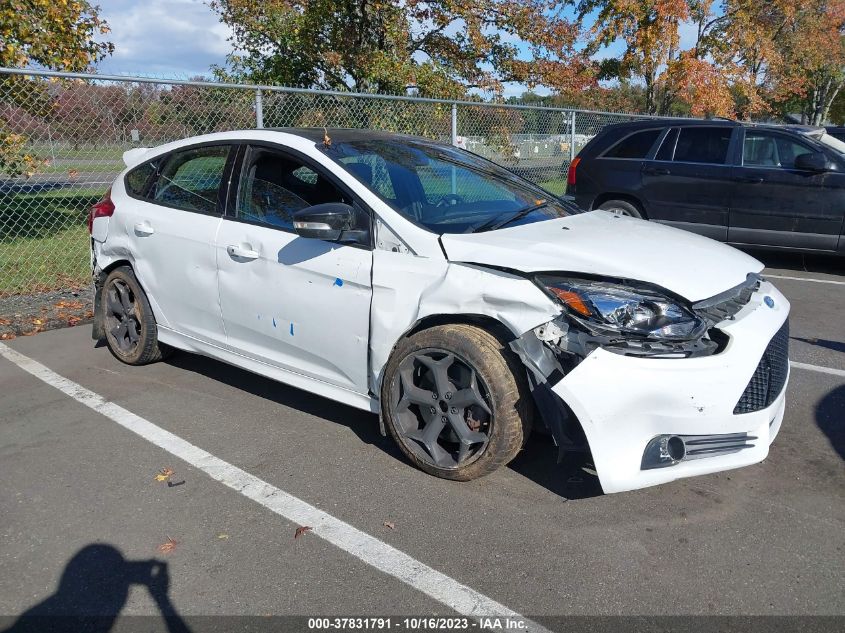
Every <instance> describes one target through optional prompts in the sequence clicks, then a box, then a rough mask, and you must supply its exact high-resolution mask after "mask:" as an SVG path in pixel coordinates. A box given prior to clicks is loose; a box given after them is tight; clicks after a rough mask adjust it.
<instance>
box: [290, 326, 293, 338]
mask: <svg viewBox="0 0 845 633" xmlns="http://www.w3.org/2000/svg"><path fill="white" fill-rule="evenodd" d="M290 335H291V336H293V323H291V324H290Z"/></svg>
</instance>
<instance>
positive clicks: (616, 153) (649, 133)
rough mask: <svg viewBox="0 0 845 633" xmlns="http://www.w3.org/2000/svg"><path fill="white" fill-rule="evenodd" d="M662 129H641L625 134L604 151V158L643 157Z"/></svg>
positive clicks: (646, 154)
mask: <svg viewBox="0 0 845 633" xmlns="http://www.w3.org/2000/svg"><path fill="white" fill-rule="evenodd" d="M662 131H663V130H662V129H656V130H643V131H642V132H635V133H634V134H631V135H630V136H626V137H625V138H623V139H622V140H621V141H619V142H618V143H617V144H616V145H614V146H613V147H611V148H610V149H609V150H607V151H606V152H605V153H604V157H605V158H645V157H646V156H648V152H649V150H651V146H652V145H654V142H655V141H656V140H657V137H658V136H660V133H661V132H662Z"/></svg>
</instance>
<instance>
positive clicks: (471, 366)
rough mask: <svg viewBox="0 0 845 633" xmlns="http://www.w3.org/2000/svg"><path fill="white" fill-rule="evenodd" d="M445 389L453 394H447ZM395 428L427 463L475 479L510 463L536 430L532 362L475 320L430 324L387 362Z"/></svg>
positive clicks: (410, 452)
mask: <svg viewBox="0 0 845 633" xmlns="http://www.w3.org/2000/svg"><path fill="white" fill-rule="evenodd" d="M441 392H445V393H441ZM381 402H382V407H383V409H382V411H383V414H384V420H385V424H386V426H387V430H388V431H389V433H390V435H391V436H392V437H393V439H394V440H395V441H396V443H397V444H398V445H399V448H400V449H401V450H402V452H403V453H404V454H405V456H406V457H407V458H408V459H409V460H410V461H411V462H412V463H413V464H414V465H415V466H417V467H418V468H419V469H420V470H423V471H425V472H427V473H429V474H431V475H434V476H436V477H441V478H443V479H452V480H456V481H468V480H470V479H476V478H477V477H482V476H484V475H487V474H489V473H491V472H493V471H494V470H496V469H498V468H500V467H502V466H504V465H505V464H507V463H508V462H510V461H511V460H512V459H513V458H514V457H516V455H517V453H519V451H520V449H521V448H522V447H523V445H524V443H525V440H526V439H527V438H528V435H529V434H530V432H531V422H532V415H533V411H534V409H533V405H532V399H531V393H530V390H529V388H528V381H527V378H526V373H525V367H524V366H523V365H522V363H521V362H520V361H519V359H518V358H517V357H516V356H515V355H514V354H513V352H511V350H510V349H508V348H507V346H506V345H505V344H503V343H502V342H501V341H500V340H499V339H497V338H496V337H495V336H493V335H492V334H491V333H489V332H487V331H486V330H483V329H481V328H478V327H474V326H470V325H462V324H455V325H441V326H436V327H432V328H430V329H427V330H422V331H420V332H417V333H416V334H413V335H412V336H410V337H408V338H406V339H403V340H402V341H400V343H399V344H398V345H397V347H396V349H395V350H394V352H393V355H392V356H391V357H390V360H389V361H388V363H387V366H386V367H385V373H384V378H383V380H382V388H381Z"/></svg>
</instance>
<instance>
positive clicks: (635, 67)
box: [578, 0, 691, 114]
mask: <svg viewBox="0 0 845 633" xmlns="http://www.w3.org/2000/svg"><path fill="white" fill-rule="evenodd" d="M690 4H691V2H690V1H689V0H580V1H579V2H578V17H579V20H580V21H581V23H582V24H583V23H585V22H587V21H592V26H591V27H590V29H589V35H590V41H589V42H588V44H587V50H588V52H589V53H591V54H594V53H596V52H598V50H599V49H601V48H602V47H605V46H608V45H610V44H612V43H613V42H615V41H616V40H619V39H621V40H622V41H623V42H624V44H625V49H624V51H623V53H622V55H621V57H620V59H619V60H618V64H617V65H616V68H615V73H616V75H617V77H618V78H620V79H629V78H632V77H634V78H640V79H642V81H643V83H644V84H645V109H646V112H647V113H649V114H668V113H669V109H670V106H671V104H672V95H671V93H669V92H667V90H666V88H667V86H668V84H665V83H663V84H661V83H660V82H659V81H658V80H659V78H660V76H661V74H662V73H663V71H664V70H665V69H666V67H667V66H668V65H669V64H670V63H671V62H672V61H673V60H675V59H676V58H677V57H678V55H679V53H680V51H679V45H680V34H679V27H680V25H681V23H682V22H686V21H688V20H689V19H690V16H691V13H690V10H691V9H690Z"/></svg>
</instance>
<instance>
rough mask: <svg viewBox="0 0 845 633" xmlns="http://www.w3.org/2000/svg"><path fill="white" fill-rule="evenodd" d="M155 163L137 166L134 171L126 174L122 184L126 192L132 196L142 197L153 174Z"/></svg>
mask: <svg viewBox="0 0 845 633" xmlns="http://www.w3.org/2000/svg"><path fill="white" fill-rule="evenodd" d="M155 171H156V168H155V162H153V161H150V162H148V163H144V164H143V165H138V166H137V167H136V168H135V169H133V170H132V171H130V172H129V173H128V174H126V178H124V180H123V184H124V186H125V187H126V191H127V192H128V193H129V194H131V195H133V196H142V195H144V191H145V190H146V188H147V183H148V182H149V181H150V177H151V176H152V175H153V174H154V173H155Z"/></svg>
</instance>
